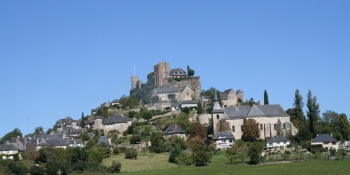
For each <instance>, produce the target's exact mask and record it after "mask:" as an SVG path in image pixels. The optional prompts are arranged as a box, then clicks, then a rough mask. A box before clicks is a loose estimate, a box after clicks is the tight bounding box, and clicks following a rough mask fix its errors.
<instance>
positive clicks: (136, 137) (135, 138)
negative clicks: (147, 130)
mask: <svg viewBox="0 0 350 175" xmlns="http://www.w3.org/2000/svg"><path fill="white" fill-rule="evenodd" d="M137 142H141V137H140V136H139V135H137V134H135V135H133V136H132V137H131V138H130V144H136V143H137Z"/></svg>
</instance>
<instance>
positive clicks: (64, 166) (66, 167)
mask: <svg viewBox="0 0 350 175" xmlns="http://www.w3.org/2000/svg"><path fill="white" fill-rule="evenodd" d="M60 171H61V175H68V173H70V172H71V164H70V162H69V161H66V162H62V163H61V166H60Z"/></svg>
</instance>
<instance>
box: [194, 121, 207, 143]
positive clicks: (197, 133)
mask: <svg viewBox="0 0 350 175" xmlns="http://www.w3.org/2000/svg"><path fill="white" fill-rule="evenodd" d="M206 136H207V132H206V131H205V129H204V128H203V126H202V125H201V124H200V123H198V122H197V123H193V124H192V125H191V128H190V137H191V138H192V137H199V138H202V139H203V138H205V137H206Z"/></svg>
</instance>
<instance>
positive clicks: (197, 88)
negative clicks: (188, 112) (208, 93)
mask: <svg viewBox="0 0 350 175" xmlns="http://www.w3.org/2000/svg"><path fill="white" fill-rule="evenodd" d="M188 84H190V85H191V86H192V87H193V88H194V93H195V100H198V99H199V98H200V93H201V90H202V89H201V81H200V77H199V76H198V77H191V78H189V79H184V80H181V81H179V82H178V81H176V80H173V79H171V78H167V79H165V80H164V81H163V86H165V87H179V88H180V91H181V92H182V91H183V90H184V89H185V88H186V86H187V85H188Z"/></svg>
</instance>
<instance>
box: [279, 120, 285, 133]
mask: <svg viewBox="0 0 350 175" xmlns="http://www.w3.org/2000/svg"><path fill="white" fill-rule="evenodd" d="M277 135H284V134H283V130H282V123H281V120H280V119H278V120H277Z"/></svg>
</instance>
